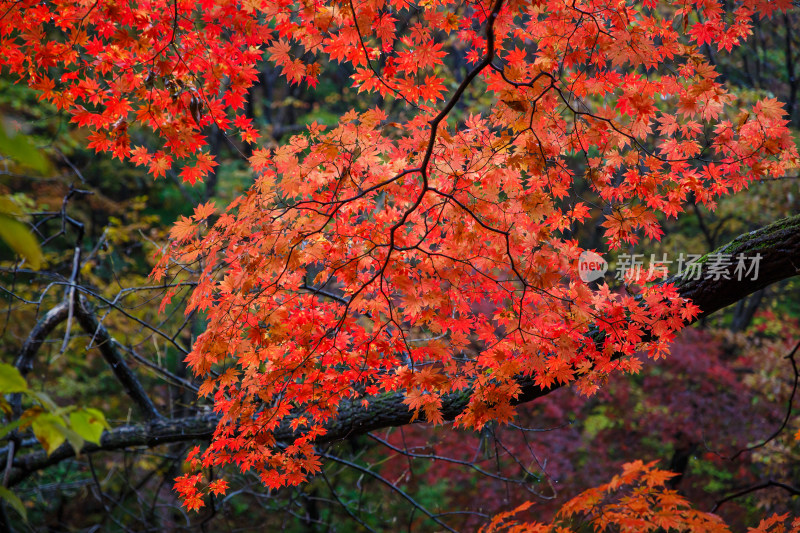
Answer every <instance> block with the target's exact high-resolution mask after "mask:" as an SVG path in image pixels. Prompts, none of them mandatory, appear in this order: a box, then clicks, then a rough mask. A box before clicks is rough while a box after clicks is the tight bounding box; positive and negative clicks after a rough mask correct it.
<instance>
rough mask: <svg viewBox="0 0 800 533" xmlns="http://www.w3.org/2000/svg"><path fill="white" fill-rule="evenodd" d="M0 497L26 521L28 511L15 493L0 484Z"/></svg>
mask: <svg viewBox="0 0 800 533" xmlns="http://www.w3.org/2000/svg"><path fill="white" fill-rule="evenodd" d="M0 498H2V499H4V500H5V501H6V502H7V503H8V504H9V505H10V506H11V507H13V508H14V510H15V511H16V512H18V513H19V514H20V516H22V519H23V520H25V522H27V521H28V511H27V509H25V506H24V505H23V504H22V500H20V499H19V497H18V496H17V495H16V494H14V493H13V492H11V491H10V490H8V489H7V488H5V487H3V486H0Z"/></svg>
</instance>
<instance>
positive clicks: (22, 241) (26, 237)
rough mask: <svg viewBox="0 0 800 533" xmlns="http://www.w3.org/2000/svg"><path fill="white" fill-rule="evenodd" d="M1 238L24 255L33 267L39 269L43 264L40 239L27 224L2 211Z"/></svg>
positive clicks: (0, 215)
mask: <svg viewBox="0 0 800 533" xmlns="http://www.w3.org/2000/svg"><path fill="white" fill-rule="evenodd" d="M0 239H2V240H4V241H5V242H6V244H8V246H10V247H11V249H12V250H14V251H15V252H17V253H18V254H19V255H21V256H22V257H24V258H25V259H26V260H27V261H28V262H29V263H30V264H31V268H32V269H34V270H38V269H39V266H40V265H41V264H42V249H41V248H40V247H39V241H37V240H36V237H35V236H34V235H33V233H31V232H30V230H29V229H28V228H27V226H26V225H25V224H23V223H22V222H20V221H19V220H17V219H15V218H13V217H11V216H9V215H6V214H4V213H0Z"/></svg>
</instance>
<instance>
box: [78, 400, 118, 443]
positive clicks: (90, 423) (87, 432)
mask: <svg viewBox="0 0 800 533" xmlns="http://www.w3.org/2000/svg"><path fill="white" fill-rule="evenodd" d="M69 425H70V426H71V427H72V430H73V431H75V433H77V434H78V435H80V436H81V437H82V438H83V439H85V440H87V441H89V442H93V443H95V444H100V437H101V436H102V435H103V430H104V429H109V426H108V423H107V422H106V417H105V416H103V413H102V412H101V411H98V410H97V409H92V408H91V407H87V408H84V409H78V410H77V411H73V412H72V413H70V415H69Z"/></svg>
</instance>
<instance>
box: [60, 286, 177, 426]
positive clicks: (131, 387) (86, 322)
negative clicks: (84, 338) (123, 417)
mask: <svg viewBox="0 0 800 533" xmlns="http://www.w3.org/2000/svg"><path fill="white" fill-rule="evenodd" d="M75 314H76V316H77V318H78V323H79V324H80V325H81V327H82V328H83V330H84V331H85V332H86V333H88V334H89V335H90V336H91V337H92V340H91V342H90V345H91V344H93V343H94V344H95V345H96V346H97V347H98V348H99V349H100V353H101V354H102V355H103V358H104V359H105V360H106V362H107V363H108V365H109V366H110V367H111V371H112V372H113V373H114V376H115V377H116V378H117V380H118V381H119V382H120V384H121V385H122V386H123V388H124V389H125V392H126V393H127V394H128V396H130V397H131V399H132V400H133V401H134V402H135V403H136V405H137V407H139V410H140V411H141V412H142V415H143V416H144V417H145V419H146V420H154V419H158V418H162V416H161V414H160V413H159V412H158V410H157V409H156V406H155V405H154V404H153V402H152V400H150V397H149V396H148V395H147V392H145V390H144V387H142V384H141V383H139V379H138V378H137V377H136V374H134V373H133V370H131V368H130V367H129V366H128V364H127V363H126V362H125V359H123V357H122V355H121V354H120V353H119V349H118V348H119V343H118V342H117V341H116V340H115V339H114V337H112V336H111V335H110V334H109V333H108V330H107V329H106V327H105V326H104V325H103V324H101V323H100V322H99V321H98V320H97V317H96V316H94V313H93V312H91V311H90V310H89V304H88V302H87V301H86V299H85V298H83V297H81V298H80V300H79V301H78V305H77V306H76V309H75Z"/></svg>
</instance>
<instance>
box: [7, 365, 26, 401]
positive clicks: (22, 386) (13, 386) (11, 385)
mask: <svg viewBox="0 0 800 533" xmlns="http://www.w3.org/2000/svg"><path fill="white" fill-rule="evenodd" d="M27 390H28V383H27V382H26V381H25V378H23V377H22V374H20V372H19V370H18V369H17V367H15V366H11V365H9V364H7V363H0V393H2V394H10V393H12V392H25V391H27Z"/></svg>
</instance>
